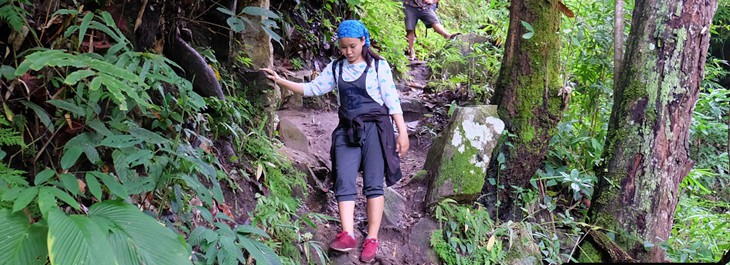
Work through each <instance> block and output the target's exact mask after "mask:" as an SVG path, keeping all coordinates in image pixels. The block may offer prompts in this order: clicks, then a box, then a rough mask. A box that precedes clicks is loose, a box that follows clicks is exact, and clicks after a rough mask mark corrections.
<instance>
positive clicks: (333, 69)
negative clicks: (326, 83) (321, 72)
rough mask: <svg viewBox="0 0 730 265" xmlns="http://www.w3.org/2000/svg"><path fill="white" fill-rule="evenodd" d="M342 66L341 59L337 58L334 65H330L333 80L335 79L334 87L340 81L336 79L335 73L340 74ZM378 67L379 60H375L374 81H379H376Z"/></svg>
mask: <svg viewBox="0 0 730 265" xmlns="http://www.w3.org/2000/svg"><path fill="white" fill-rule="evenodd" d="M342 64H343V59H342V58H339V59H337V60H335V62H334V63H332V77H334V79H335V85H337V82H339V81H340V80H339V79H337V72H339V73H340V74H342ZM378 66H380V59H378V58H375V79H376V80H380V79H378ZM338 67H339V69H338ZM335 69H337V70H335ZM365 74H367V73H365Z"/></svg>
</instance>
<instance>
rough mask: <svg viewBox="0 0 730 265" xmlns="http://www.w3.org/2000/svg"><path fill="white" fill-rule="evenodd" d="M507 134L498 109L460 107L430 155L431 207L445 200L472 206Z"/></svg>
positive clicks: (427, 201) (428, 166) (435, 142)
mask: <svg viewBox="0 0 730 265" xmlns="http://www.w3.org/2000/svg"><path fill="white" fill-rule="evenodd" d="M503 130H504V122H502V120H500V119H499V118H498V116H497V106H494V105H480V106H472V107H457V108H456V109H455V111H454V113H453V115H452V117H451V121H450V122H449V125H448V128H447V129H446V130H444V132H442V135H441V136H439V137H438V138H437V139H436V140H435V141H434V144H433V145H432V146H431V149H429V151H428V156H427V158H426V163H425V166H424V169H425V170H426V171H427V172H428V173H427V174H428V176H427V178H428V180H429V185H428V191H427V193H426V203H427V205H432V204H434V203H436V202H438V201H440V200H441V199H444V198H452V199H454V200H456V201H459V202H464V203H468V202H472V201H473V200H474V199H476V196H478V195H479V193H480V192H481V190H482V186H483V185H484V178H485V176H486V172H487V167H488V166H489V160H490V159H491V155H492V150H493V149H494V147H495V146H496V145H497V142H498V141H499V138H500V136H501V134H502V131H503Z"/></svg>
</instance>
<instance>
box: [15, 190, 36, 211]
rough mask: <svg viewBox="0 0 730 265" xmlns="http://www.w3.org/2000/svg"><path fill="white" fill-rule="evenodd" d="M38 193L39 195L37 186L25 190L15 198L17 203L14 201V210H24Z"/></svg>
mask: <svg viewBox="0 0 730 265" xmlns="http://www.w3.org/2000/svg"><path fill="white" fill-rule="evenodd" d="M36 195H38V188H37V187H31V188H27V189H25V190H23V191H22V192H21V193H20V195H19V196H18V198H17V199H15V203H13V212H17V211H20V210H23V208H25V206H28V204H29V203H30V202H31V201H33V199H35V196H36Z"/></svg>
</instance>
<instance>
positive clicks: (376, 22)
mask: <svg viewBox="0 0 730 265" xmlns="http://www.w3.org/2000/svg"><path fill="white" fill-rule="evenodd" d="M347 2H348V4H350V6H351V7H352V8H353V9H354V10H356V12H357V13H358V15H359V16H360V19H361V20H362V22H363V24H365V26H366V27H367V28H368V30H369V31H370V36H371V38H372V42H373V47H374V48H375V49H376V50H377V51H378V52H379V54H380V55H381V56H383V57H384V58H385V60H386V61H388V63H389V64H390V65H391V66H392V67H393V69H394V71H395V72H398V73H407V72H408V69H407V66H406V64H407V63H408V61H407V59H406V57H404V56H403V51H405V50H407V49H408V44H407V42H405V39H404V38H403V36H405V34H406V33H405V31H394V30H393V25H402V24H403V18H404V16H405V15H404V14H403V4H402V3H401V2H398V1H382V0H360V1H347Z"/></svg>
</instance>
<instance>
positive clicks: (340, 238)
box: [330, 231, 357, 252]
mask: <svg viewBox="0 0 730 265" xmlns="http://www.w3.org/2000/svg"><path fill="white" fill-rule="evenodd" d="M356 247H357V241H355V238H354V237H352V236H350V235H349V234H348V233H347V232H345V231H342V232H340V233H339V234H337V236H336V237H335V240H334V241H332V243H330V248H331V249H334V250H337V251H342V252H345V251H350V250H351V249H353V248H356Z"/></svg>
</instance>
